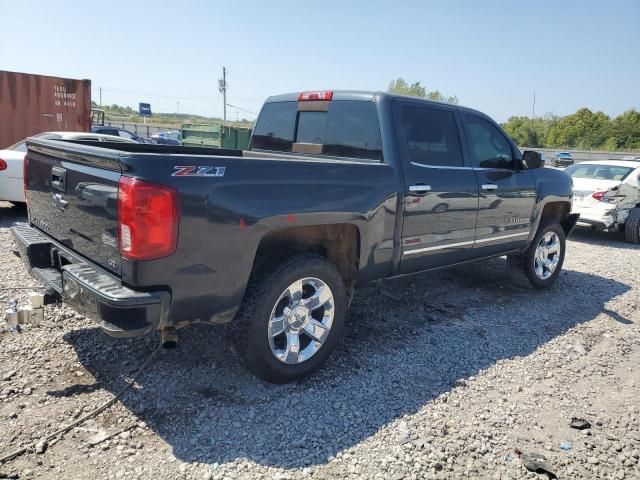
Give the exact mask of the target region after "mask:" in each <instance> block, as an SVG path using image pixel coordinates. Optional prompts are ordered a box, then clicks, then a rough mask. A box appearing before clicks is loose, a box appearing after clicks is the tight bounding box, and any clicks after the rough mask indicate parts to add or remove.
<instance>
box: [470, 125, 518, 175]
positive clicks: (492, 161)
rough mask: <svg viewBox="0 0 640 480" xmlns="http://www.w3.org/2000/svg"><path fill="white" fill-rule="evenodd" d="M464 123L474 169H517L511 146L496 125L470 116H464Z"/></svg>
mask: <svg viewBox="0 0 640 480" xmlns="http://www.w3.org/2000/svg"><path fill="white" fill-rule="evenodd" d="M464 123H465V128H466V130H467V134H468V137H469V149H470V150H471V161H472V165H473V166H474V167H476V168H500V169H509V170H513V169H515V159H514V156H513V150H512V149H511V144H510V143H509V141H508V140H507V139H506V137H505V136H504V135H503V134H502V132H500V130H498V128H497V127H496V126H495V125H493V124H492V123H491V122H489V121H488V120H487V119H485V118H482V117H478V116H476V115H470V114H466V115H464Z"/></svg>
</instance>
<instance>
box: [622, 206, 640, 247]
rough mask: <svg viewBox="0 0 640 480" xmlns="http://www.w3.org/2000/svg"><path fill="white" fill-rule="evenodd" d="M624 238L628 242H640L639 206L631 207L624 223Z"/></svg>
mask: <svg viewBox="0 0 640 480" xmlns="http://www.w3.org/2000/svg"><path fill="white" fill-rule="evenodd" d="M624 239H625V240H626V241H627V242H629V243H640V208H638V207H636V208H632V209H631V211H630V212H629V215H628V216H627V221H626V222H625V224H624Z"/></svg>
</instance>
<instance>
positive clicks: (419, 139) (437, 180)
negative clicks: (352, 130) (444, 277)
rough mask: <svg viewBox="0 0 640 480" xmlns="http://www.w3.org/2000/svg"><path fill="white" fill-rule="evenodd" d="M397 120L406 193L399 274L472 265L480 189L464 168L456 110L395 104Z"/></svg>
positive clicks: (473, 176)
mask: <svg viewBox="0 0 640 480" xmlns="http://www.w3.org/2000/svg"><path fill="white" fill-rule="evenodd" d="M394 119H395V123H396V129H397V135H398V147H399V154H400V162H401V165H402V172H403V175H404V188H405V192H404V218H403V228H402V238H401V242H402V256H401V260H400V271H401V272H402V273H411V272H415V271H420V270H426V269H430V268H436V267H440V266H443V265H449V264H452V263H457V262H461V261H464V260H468V259H469V258H471V256H472V254H473V243H474V238H475V227H476V215H477V211H478V184H477V181H476V177H475V174H474V172H473V170H472V169H471V167H470V166H469V165H465V163H464V159H463V155H462V143H461V137H460V134H459V128H458V122H457V119H456V115H455V110H454V109H453V108H451V107H448V106H446V105H442V106H440V105H436V104H427V103H425V102H412V101H410V100H396V101H395V102H394Z"/></svg>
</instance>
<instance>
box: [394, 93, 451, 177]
mask: <svg viewBox="0 0 640 480" xmlns="http://www.w3.org/2000/svg"><path fill="white" fill-rule="evenodd" d="M402 125H403V128H404V136H405V141H406V148H407V157H408V159H409V161H410V162H414V163H419V164H421V165H426V166H434V167H461V166H462V164H463V160H462V151H461V149H460V139H459V137H458V128H457V127H456V120H455V116H454V114H453V112H452V111H450V110H442V109H437V108H428V107H419V106H413V105H406V106H405V107H403V109H402Z"/></svg>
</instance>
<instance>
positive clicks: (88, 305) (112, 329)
mask: <svg viewBox="0 0 640 480" xmlns="http://www.w3.org/2000/svg"><path fill="white" fill-rule="evenodd" d="M11 233H12V234H13V238H14V241H15V244H16V248H17V250H18V253H19V255H20V257H21V258H22V260H23V261H24V262H25V264H26V265H27V267H28V269H29V272H30V273H31V274H32V275H33V276H34V277H36V278H37V279H38V280H40V282H41V283H42V284H43V285H45V286H46V287H47V288H48V289H50V290H51V291H53V292H55V293H56V294H57V295H59V296H60V298H61V299H62V300H63V301H64V302H65V303H67V304H69V305H70V306H71V307H73V309H74V310H76V311H77V312H78V313H81V314H82V315H85V316H87V317H89V318H91V319H93V320H94V321H96V322H97V324H98V326H99V327H100V328H101V329H102V330H103V331H105V332H106V333H107V334H108V335H111V336H113V337H136V336H140V335H145V334H147V333H149V332H151V331H153V330H156V329H158V328H160V327H161V326H163V325H164V324H165V323H166V319H167V317H168V314H169V306H170V303H171V296H170V294H169V293H168V292H165V291H151V292H140V291H136V290H132V289H130V288H127V287H125V286H123V285H122V283H121V282H120V279H118V278H117V277H115V276H113V275H111V274H110V273H108V272H106V271H105V270H103V269H102V268H100V267H99V266H97V265H96V264H94V263H91V262H89V261H87V260H86V259H84V258H82V257H79V256H78V255H77V254H75V253H74V252H73V251H71V250H69V249H68V248H66V247H64V246H63V245H61V244H59V243H58V242H56V241H54V240H53V239H51V238H50V237H48V236H47V235H45V234H43V233H42V232H40V231H39V230H37V229H35V228H33V227H31V226H29V225H27V224H21V225H16V226H14V227H12V228H11Z"/></svg>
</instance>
